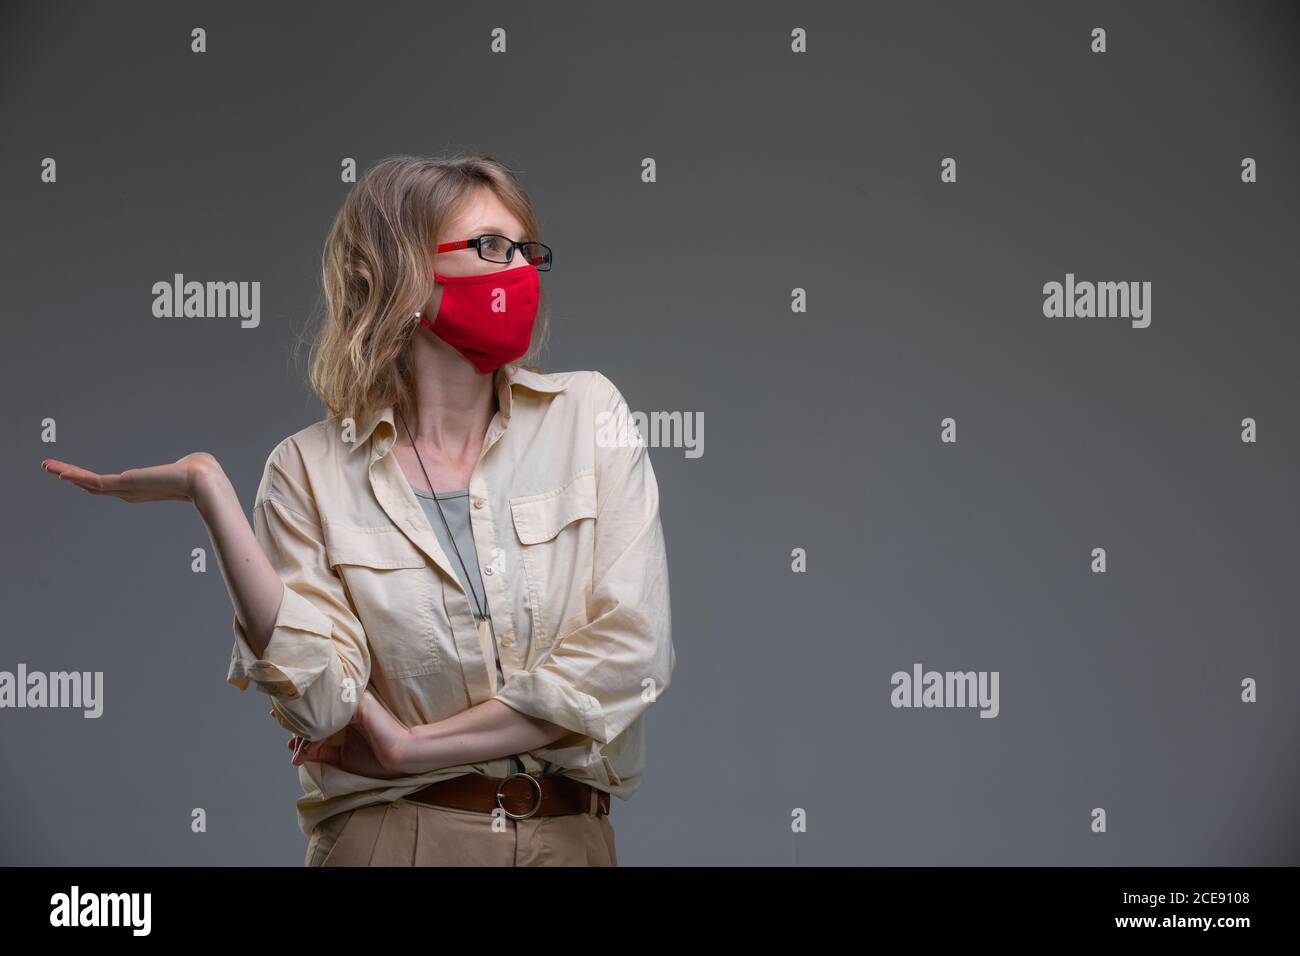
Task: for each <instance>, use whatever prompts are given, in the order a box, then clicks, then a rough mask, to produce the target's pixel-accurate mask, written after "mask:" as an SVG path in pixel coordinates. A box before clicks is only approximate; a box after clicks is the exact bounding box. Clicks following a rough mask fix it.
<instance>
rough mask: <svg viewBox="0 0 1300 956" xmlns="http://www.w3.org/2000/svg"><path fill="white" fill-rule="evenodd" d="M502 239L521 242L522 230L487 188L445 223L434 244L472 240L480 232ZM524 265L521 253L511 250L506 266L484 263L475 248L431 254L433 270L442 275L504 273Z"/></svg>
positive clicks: (480, 190)
mask: <svg viewBox="0 0 1300 956" xmlns="http://www.w3.org/2000/svg"><path fill="white" fill-rule="evenodd" d="M489 232H490V233H493V234H495V235H498V236H505V237H506V238H507V239H513V240H514V241H515V242H519V241H520V240H521V239H523V237H524V236H523V232H524V227H523V226H522V225H521V224H520V222H519V220H518V219H516V218H515V217H514V216H512V215H511V214H510V211H509V210H508V209H507V208H506V207H505V206H504V205H502V203H501V200H500V199H498V198H497V195H496V193H494V192H493V191H492V190H490V189H479V190H477V191H476V192H475V193H474V195H473V196H472V197H471V199H470V200H469V201H468V202H467V203H466V206H465V211H464V212H463V213H461V215H460V216H459V217H458V218H457V219H455V220H453V221H452V222H450V223H448V224H447V225H446V227H445V228H444V230H443V232H442V233H441V234H440V235H439V236H438V242H439V243H444V242H458V241H459V240H461V239H476V238H478V237H479V236H481V235H483V234H484V233H489ZM524 265H527V262H526V260H525V259H524V256H523V253H521V252H520V251H519V250H518V249H515V250H514V256H513V258H512V259H511V260H510V262H509V263H505V262H488V261H487V260H486V259H482V258H480V257H479V254H478V251H477V250H475V249H456V250H454V251H452V252H439V253H435V254H434V257H433V269H434V271H435V272H437V273H439V274H441V275H445V276H466V275H482V274H483V273H485V272H504V271H505V270H507V269H517V268H519V267H521V266H524Z"/></svg>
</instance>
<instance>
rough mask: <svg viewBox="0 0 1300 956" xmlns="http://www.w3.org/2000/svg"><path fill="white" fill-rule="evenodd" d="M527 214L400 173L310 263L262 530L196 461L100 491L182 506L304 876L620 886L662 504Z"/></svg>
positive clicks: (485, 178)
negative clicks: (601, 875) (542, 872)
mask: <svg viewBox="0 0 1300 956" xmlns="http://www.w3.org/2000/svg"><path fill="white" fill-rule="evenodd" d="M538 236H539V228H538V224H537V221H536V218H535V216H534V213H533V209H532V205H531V203H530V201H529V200H528V198H527V196H526V195H525V194H524V192H523V189H522V187H521V186H520V184H519V183H518V181H517V180H516V179H515V177H514V176H513V175H512V174H511V173H510V171H509V170H507V169H506V168H505V167H504V166H502V165H501V164H500V163H498V162H496V161H495V160H493V159H491V158H489V157H469V158H460V159H451V160H430V159H417V158H408V157H399V158H392V159H388V160H385V161H383V162H381V163H379V164H378V165H377V166H376V167H374V168H373V169H371V170H370V171H369V172H368V173H367V174H366V175H365V176H364V177H363V178H362V179H361V181H360V182H358V183H357V184H356V186H355V187H353V189H352V191H351V194H350V195H349V196H348V198H347V200H346V201H345V202H344V204H343V208H342V210H341V211H340V213H339V215H338V217H337V218H336V220H335V222H334V224H333V228H332V230H331V232H330V235H329V237H328V240H327V243H326V247H325V252H324V256H323V280H324V290H325V296H326V301H327V314H326V317H325V320H324V322H323V325H322V327H321V329H320V332H319V337H318V340H317V342H316V344H315V348H314V349H313V362H312V368H311V375H310V378H311V384H312V386H313V388H314V390H315V391H316V393H317V395H318V396H319V397H320V399H321V401H322V403H323V404H324V405H325V407H326V409H327V410H328V412H329V416H330V417H328V418H326V419H324V420H322V421H319V422H317V423H315V424H313V425H311V426H309V427H307V428H305V429H302V430H301V431H298V432H296V433H295V434H293V435H290V436H289V437H288V438H286V439H284V441H282V442H280V444H278V445H277V446H276V447H275V448H274V449H273V450H272V451H271V454H270V455H269V457H268V459H267V462H266V467H265V469H264V471H263V474H262V480H261V484H260V485H259V487H258V490H257V496H256V499H255V501H254V504H253V524H252V528H250V526H249V523H248V521H247V520H246V519H245V517H244V513H243V511H242V509H241V506H240V504H239V501H238V498H237V496H236V495H235V492H234V489H233V487H232V485H231V483H230V481H229V480H228V479H227V477H226V475H225V473H224V472H223V471H222V469H221V466H220V464H219V463H218V462H217V460H216V459H215V458H214V457H213V456H211V455H210V454H207V453H204V452H197V453H194V454H191V455H186V456H185V457H184V458H181V459H180V460H179V461H177V462H175V463H173V464H170V465H158V466H154V467H148V468H137V469H130V470H128V471H125V472H123V473H121V474H119V475H99V474H95V473H93V472H89V471H87V470H85V469H83V468H78V467H76V466H74V465H70V464H67V463H65V462H60V461H55V460H53V459H47V460H46V461H45V462H43V467H45V468H46V469H47V470H48V471H50V472H52V473H53V474H56V475H58V476H59V477H60V478H62V479H65V480H67V481H70V482H72V483H74V484H76V485H78V486H80V487H82V488H84V489H85V490H86V491H88V492H90V493H92V494H109V495H115V496H117V497H119V498H123V499H125V500H127V501H159V500H178V499H179V500H188V501H192V502H193V503H194V504H195V506H196V508H197V509H198V511H199V513H200V515H201V516H202V517H203V521H204V523H205V525H206V526H207V528H208V530H209V533H210V534H211V537H212V541H213V545H214V547H215V550H216V552H217V555H218V561H219V564H220V566H221V571H222V575H223V576H224V578H225V581H226V585H227V589H228V590H229V591H230V595H231V600H232V602H233V604H234V608H235V617H234V636H235V642H234V647H233V649H232V652H231V660H230V669H229V672H228V675H227V681H228V683H230V684H233V685H234V686H236V687H238V688H240V689H241V690H243V689H246V688H247V687H248V686H249V685H250V684H252V685H253V686H254V687H256V688H257V689H258V690H259V691H261V692H262V693H264V694H266V695H267V696H268V697H269V698H270V704H271V711H270V712H271V715H272V716H273V717H274V718H275V719H276V721H277V722H278V723H279V724H280V725H281V726H282V727H284V728H285V729H286V730H288V731H290V732H291V733H292V735H293V736H292V737H291V739H290V740H289V747H290V749H291V751H292V752H293V763H294V764H295V765H296V766H298V770H299V780H300V781H301V783H302V786H303V791H304V793H303V796H302V797H301V798H300V799H299V800H298V803H297V807H298V818H299V826H300V827H301V829H302V830H303V832H304V833H306V834H308V835H309V837H310V839H309V841H308V845H307V856H306V860H305V864H306V865H308V866H347V865H371V866H385V865H399V866H410V865H416V866H422V865H598V866H604V865H610V866H613V865H617V857H616V853H615V846H614V832H613V828H612V827H611V825H610V821H609V801H610V797H611V796H612V795H613V796H619V797H621V798H622V799H627V798H628V797H630V796H631V794H632V793H633V791H635V790H636V789H637V787H638V786H639V785H640V783H641V779H642V774H643V771H644V766H645V721H644V718H645V713H646V711H647V710H648V709H649V707H650V704H651V703H653V702H654V701H655V700H656V699H657V697H658V695H659V694H661V693H662V692H663V691H664V690H665V689H666V688H667V686H668V681H669V677H670V674H671V672H672V669H673V665H674V652H673V646H672V639H671V623H670V617H671V614H670V606H669V589H668V570H667V561H666V556H665V548H664V540H663V530H662V527H661V524H660V520H659V495H658V487H657V485H656V482H655V476H654V471H653V469H652V468H651V466H650V458H649V455H648V453H647V450H646V447H645V444H644V442H643V441H642V440H641V438H640V436H639V434H637V433H636V431H635V428H629V427H628V424H627V422H628V410H627V406H626V404H625V403H624V401H623V398H622V396H621V394H620V393H619V391H618V389H617V388H615V386H614V385H613V384H612V383H611V382H610V381H609V379H607V378H605V377H604V376H603V375H601V374H600V373H599V372H593V371H580V372H557V373H549V374H547V373H542V372H541V371H540V370H538V369H537V367H536V366H529V365H522V364H518V360H521V359H522V358H524V357H526V356H531V355H532V354H534V353H535V352H536V350H537V349H538V348H539V346H540V343H541V341H542V340H543V339H544V337H545V333H546V324H547V323H546V314H545V310H544V309H543V308H542V307H541V293H540V277H539V273H540V272H544V271H547V270H549V269H550V265H551V251H550V249H549V248H548V247H547V246H545V245H542V244H541V243H540V241H538Z"/></svg>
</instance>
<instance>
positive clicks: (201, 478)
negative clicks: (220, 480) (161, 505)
mask: <svg viewBox="0 0 1300 956" xmlns="http://www.w3.org/2000/svg"><path fill="white" fill-rule="evenodd" d="M41 467H42V468H44V469H45V470H46V471H47V472H49V473H50V474H52V475H56V476H58V478H59V479H60V480H61V481H67V482H71V483H72V484H74V485H76V486H77V487H78V488H81V489H83V490H85V491H87V492H89V493H90V494H92V495H113V496H114V497H116V498H121V499H122V500H123V501H132V502H134V501H194V500H195V497H196V495H198V494H199V493H200V491H202V489H203V488H204V485H205V483H206V482H207V481H209V480H211V479H212V478H214V477H215V476H217V475H219V474H221V473H222V472H221V463H220V462H218V461H217V459H216V458H214V457H213V456H212V455H210V454H208V453H207V452H206V451H196V452H192V453H190V454H188V455H186V456H185V457H184V458H180V459H177V460H176V461H174V462H172V463H171V464H170V465H151V466H149V467H146V468H128V469H127V470H126V471H124V472H121V473H119V474H116V475H113V474H104V475H101V474H97V473H95V472H93V471H89V470H87V469H85V468H81V467H79V466H77V465H73V464H69V463H68V462H66V461H59V460H58V459H57V458H46V459H45V460H44V461H42V462H41Z"/></svg>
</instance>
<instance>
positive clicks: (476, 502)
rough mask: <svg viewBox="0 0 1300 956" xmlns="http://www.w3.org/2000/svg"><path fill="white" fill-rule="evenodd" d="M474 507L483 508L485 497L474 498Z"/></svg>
mask: <svg viewBox="0 0 1300 956" xmlns="http://www.w3.org/2000/svg"><path fill="white" fill-rule="evenodd" d="M474 507H475V508H482V507H483V499H482V498H475V499H474Z"/></svg>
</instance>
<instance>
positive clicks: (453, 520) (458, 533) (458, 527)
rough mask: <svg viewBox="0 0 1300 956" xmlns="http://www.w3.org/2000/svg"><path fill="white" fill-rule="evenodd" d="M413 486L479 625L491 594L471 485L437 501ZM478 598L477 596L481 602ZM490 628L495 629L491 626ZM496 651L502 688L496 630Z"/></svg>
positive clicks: (503, 679) (441, 495)
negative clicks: (474, 518)
mask: <svg viewBox="0 0 1300 956" xmlns="http://www.w3.org/2000/svg"><path fill="white" fill-rule="evenodd" d="M411 490H412V491H413V492H415V496H416V498H418V499H419V501H420V507H421V508H423V509H424V514H425V517H426V518H428V519H429V524H430V525H432V526H433V532H434V534H436V535H437V536H438V543H439V544H440V545H442V550H443V553H444V554H446V555H447V560H448V561H450V562H451V565H452V567H454V568H455V569H456V577H457V578H458V579H459V580H460V583H461V586H462V587H463V588H464V589H465V600H467V601H468V602H469V609H470V612H471V613H472V614H473V615H474V622H475V624H476V625H477V623H478V617H479V613H478V609H479V608H482V609H483V611H484V612H486V611H487V610H488V604H487V595H486V594H485V593H484V591H483V575H482V572H480V570H479V566H478V548H477V547H475V545H474V530H473V528H472V527H471V525H470V519H469V489H468V488H461V489H459V490H458V491H439V492H437V493H436V494H437V496H438V504H435V503H434V500H433V498H434V494H435V493H434V492H429V491H425V490H424V489H422V488H416V487H415V486H414V485H412V486H411ZM438 505H441V506H442V514H443V515H446V517H447V524H448V525H451V532H452V534H453V535H455V538H456V545H455V547H452V543H451V541H450V540H449V539H448V538H447V528H446V527H445V526H444V525H443V521H442V517H441V516H440V515H439V514H438ZM457 548H459V549H460V560H458V559H457V558H456V549H457ZM461 560H463V561H464V563H465V568H467V569H468V571H469V580H468V581H466V580H465V570H463V569H462V568H461ZM471 595H472V596H471ZM475 598H477V603H476V601H475ZM489 630H491V627H490V626H489ZM492 655H493V657H494V658H495V659H496V668H497V688H498V689H500V688H501V687H502V686H503V685H504V684H505V682H506V676H505V673H504V672H503V671H502V670H501V652H500V651H499V650H497V636H496V632H495V631H493V632H492ZM511 760H513V761H514V762H515V763H516V764H517V765H518V767H517V769H519V770H523V762H522V761H521V760H520V759H519V758H518V757H514V756H512V757H511Z"/></svg>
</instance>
